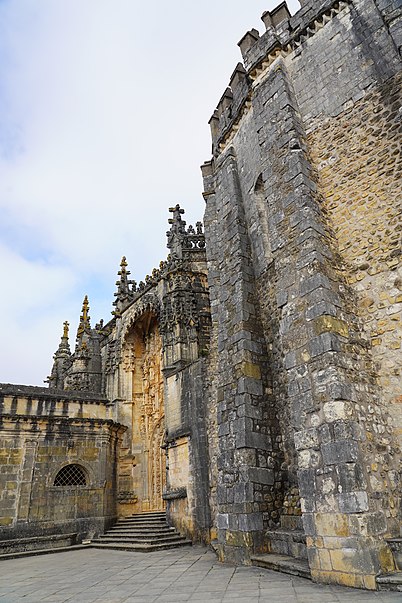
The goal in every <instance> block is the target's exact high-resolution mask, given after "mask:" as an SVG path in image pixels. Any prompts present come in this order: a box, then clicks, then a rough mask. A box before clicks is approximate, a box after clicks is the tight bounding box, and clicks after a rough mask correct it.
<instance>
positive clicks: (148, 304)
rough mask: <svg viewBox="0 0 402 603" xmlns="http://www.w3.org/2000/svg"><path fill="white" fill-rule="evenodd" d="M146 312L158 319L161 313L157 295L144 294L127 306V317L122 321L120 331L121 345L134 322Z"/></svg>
mask: <svg viewBox="0 0 402 603" xmlns="http://www.w3.org/2000/svg"><path fill="white" fill-rule="evenodd" d="M147 313H150V314H153V315H154V316H155V318H156V319H157V320H158V321H159V319H160V315H161V304H160V301H159V299H158V298H157V296H156V295H154V294H147V295H144V296H143V297H142V298H141V299H139V300H138V301H137V302H135V303H134V304H133V305H132V306H131V307H130V308H129V310H128V312H127V314H128V318H127V319H126V320H125V321H124V325H123V329H122V333H121V342H122V345H124V342H125V340H126V338H127V335H128V334H129V332H130V330H131V329H132V328H133V326H134V325H135V323H136V322H137V321H138V320H139V319H140V318H141V317H142V316H143V315H145V314H147Z"/></svg>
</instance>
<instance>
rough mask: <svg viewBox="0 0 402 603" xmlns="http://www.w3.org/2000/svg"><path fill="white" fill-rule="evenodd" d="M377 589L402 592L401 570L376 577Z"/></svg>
mask: <svg viewBox="0 0 402 603" xmlns="http://www.w3.org/2000/svg"><path fill="white" fill-rule="evenodd" d="M376 582H377V586H378V590H390V591H396V592H398V593H402V572H392V573H391V574H383V575H382V576H377V578H376Z"/></svg>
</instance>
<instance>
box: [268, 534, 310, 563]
mask: <svg viewBox="0 0 402 603" xmlns="http://www.w3.org/2000/svg"><path fill="white" fill-rule="evenodd" d="M265 538H266V540H267V542H269V547H268V550H269V551H270V553H271V554H275V555H285V556H287V557H295V558H297V559H305V560H307V547H306V535H305V533H304V532H303V531H302V530H288V529H286V528H277V529H275V530H267V531H266V532H265Z"/></svg>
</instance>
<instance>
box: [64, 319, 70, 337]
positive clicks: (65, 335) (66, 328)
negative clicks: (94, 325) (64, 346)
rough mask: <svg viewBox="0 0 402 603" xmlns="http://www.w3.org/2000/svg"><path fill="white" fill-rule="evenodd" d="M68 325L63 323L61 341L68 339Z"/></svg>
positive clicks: (65, 322) (66, 322)
mask: <svg viewBox="0 0 402 603" xmlns="http://www.w3.org/2000/svg"><path fill="white" fill-rule="evenodd" d="M69 326H70V325H69V323H68V321H67V320H66V321H64V322H63V339H68V328H69Z"/></svg>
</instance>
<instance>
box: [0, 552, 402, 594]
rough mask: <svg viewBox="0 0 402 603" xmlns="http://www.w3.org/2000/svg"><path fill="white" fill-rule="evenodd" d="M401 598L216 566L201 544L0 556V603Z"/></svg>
mask: <svg viewBox="0 0 402 603" xmlns="http://www.w3.org/2000/svg"><path fill="white" fill-rule="evenodd" d="M67 601H68V602H69V603H155V602H158V603H180V602H181V601H193V602H196V603H228V602H229V601H230V602H232V603H315V602H317V603H397V602H398V603H402V596H401V594H400V593H386V592H375V593H374V592H369V591H361V590H354V589H349V588H342V587H337V586H326V585H318V584H313V583H312V582H310V581H309V580H306V579H304V578H298V577H294V576H287V575H285V574H280V573H277V572H273V571H270V570H266V569H262V568H259V567H234V566H230V565H222V564H221V563H219V562H218V561H217V559H216V556H215V554H214V553H213V552H212V551H210V550H208V549H206V548H204V547H201V546H194V547H192V548H191V549H190V548H183V549H176V550H167V551H158V552H154V553H148V554H147V555H144V554H143V553H131V552H125V551H115V550H103V549H85V550H75V551H69V552H64V553H58V554H57V555H43V556H40V557H27V558H23V559H13V560H7V561H1V562H0V602H1V603H42V602H43V603H45V602H46V603H65V602H67Z"/></svg>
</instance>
